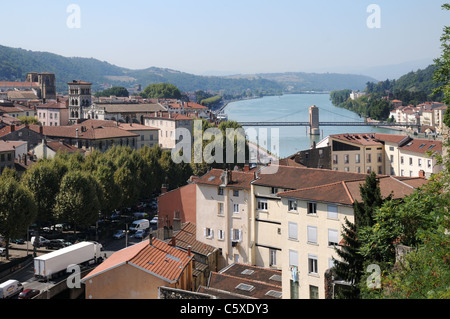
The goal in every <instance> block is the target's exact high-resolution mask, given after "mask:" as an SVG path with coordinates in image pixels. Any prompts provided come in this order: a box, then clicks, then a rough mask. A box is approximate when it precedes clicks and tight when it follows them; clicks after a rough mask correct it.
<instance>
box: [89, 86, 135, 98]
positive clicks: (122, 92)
mask: <svg viewBox="0 0 450 319" xmlns="http://www.w3.org/2000/svg"><path fill="white" fill-rule="evenodd" d="M110 96H116V97H129V96H130V93H129V92H128V90H127V89H126V88H124V87H123V86H114V87H112V88H110V89H106V90H104V91H101V92H97V93H95V97H110Z"/></svg>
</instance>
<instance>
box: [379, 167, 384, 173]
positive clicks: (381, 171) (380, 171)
mask: <svg viewBox="0 0 450 319" xmlns="http://www.w3.org/2000/svg"><path fill="white" fill-rule="evenodd" d="M378 174H383V166H378Z"/></svg>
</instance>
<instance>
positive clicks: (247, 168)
mask: <svg viewBox="0 0 450 319" xmlns="http://www.w3.org/2000/svg"><path fill="white" fill-rule="evenodd" d="M249 171H250V165H249V164H248V163H245V165H244V172H249Z"/></svg>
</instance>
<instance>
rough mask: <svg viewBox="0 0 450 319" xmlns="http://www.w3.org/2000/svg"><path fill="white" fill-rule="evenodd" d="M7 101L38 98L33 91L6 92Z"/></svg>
mask: <svg viewBox="0 0 450 319" xmlns="http://www.w3.org/2000/svg"><path fill="white" fill-rule="evenodd" d="M8 99H10V100H14V99H27V100H36V99H38V97H37V95H36V93H34V92H33V91H8Z"/></svg>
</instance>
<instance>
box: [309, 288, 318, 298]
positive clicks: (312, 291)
mask: <svg viewBox="0 0 450 319" xmlns="http://www.w3.org/2000/svg"><path fill="white" fill-rule="evenodd" d="M309 299H319V287H316V286H309Z"/></svg>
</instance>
